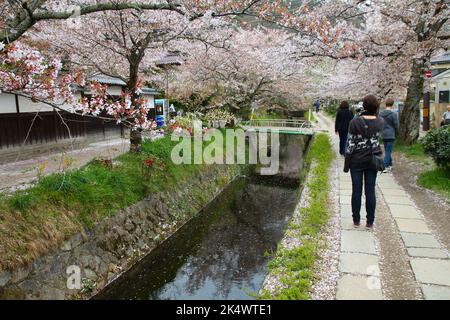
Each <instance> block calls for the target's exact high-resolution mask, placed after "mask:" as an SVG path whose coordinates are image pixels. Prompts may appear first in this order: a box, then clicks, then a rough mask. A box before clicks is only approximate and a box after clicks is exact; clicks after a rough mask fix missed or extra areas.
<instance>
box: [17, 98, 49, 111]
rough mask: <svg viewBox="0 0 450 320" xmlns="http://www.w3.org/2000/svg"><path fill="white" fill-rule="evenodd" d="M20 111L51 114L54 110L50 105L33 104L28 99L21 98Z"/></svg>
mask: <svg viewBox="0 0 450 320" xmlns="http://www.w3.org/2000/svg"><path fill="white" fill-rule="evenodd" d="M19 110H20V112H22V113H26V112H49V111H53V108H52V107H51V106H49V105H48V104H45V103H42V102H37V103H36V102H33V101H31V100H30V99H28V98H24V97H19Z"/></svg>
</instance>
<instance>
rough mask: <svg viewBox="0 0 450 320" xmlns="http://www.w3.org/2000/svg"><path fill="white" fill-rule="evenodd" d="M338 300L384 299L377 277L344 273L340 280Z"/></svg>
mask: <svg viewBox="0 0 450 320" xmlns="http://www.w3.org/2000/svg"><path fill="white" fill-rule="evenodd" d="M336 299H337V300H383V293H382V292H381V283H380V280H379V278H377V277H367V276H354V275H344V276H342V277H341V278H340V279H339V281H338V286H337V294H336Z"/></svg>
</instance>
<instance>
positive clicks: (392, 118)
mask: <svg viewBox="0 0 450 320" xmlns="http://www.w3.org/2000/svg"><path fill="white" fill-rule="evenodd" d="M393 106H394V100H392V99H387V100H386V109H385V110H383V111H382V112H381V113H380V117H381V118H383V120H384V129H383V133H382V137H383V141H384V151H385V157H384V166H385V167H386V169H385V173H387V172H389V171H391V169H392V165H393V164H392V152H393V151H394V145H395V139H396V137H397V134H398V130H399V127H400V122H399V119H398V114H397V113H396V112H394V111H392V108H393Z"/></svg>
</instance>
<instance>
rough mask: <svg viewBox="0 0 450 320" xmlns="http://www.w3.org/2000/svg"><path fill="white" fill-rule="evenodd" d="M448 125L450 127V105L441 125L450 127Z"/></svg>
mask: <svg viewBox="0 0 450 320" xmlns="http://www.w3.org/2000/svg"><path fill="white" fill-rule="evenodd" d="M448 125H450V105H448V106H447V111H446V112H444V115H443V116H442V123H441V126H448Z"/></svg>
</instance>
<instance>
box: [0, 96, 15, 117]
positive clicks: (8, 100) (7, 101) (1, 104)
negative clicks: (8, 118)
mask: <svg viewBox="0 0 450 320" xmlns="http://www.w3.org/2000/svg"><path fill="white" fill-rule="evenodd" d="M16 112H17V111H16V100H15V98H14V95H13V94H9V93H0V113H16Z"/></svg>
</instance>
